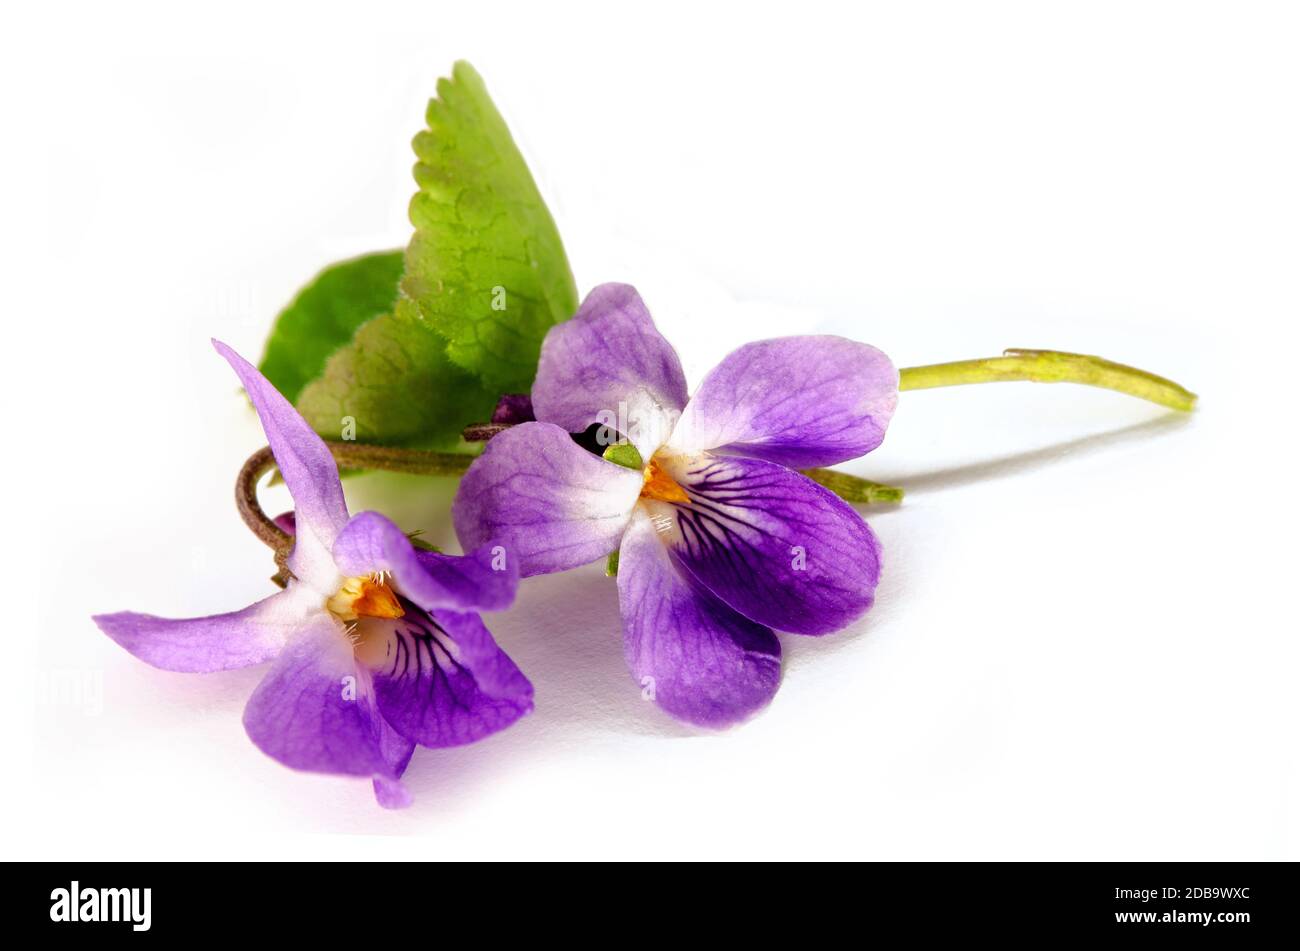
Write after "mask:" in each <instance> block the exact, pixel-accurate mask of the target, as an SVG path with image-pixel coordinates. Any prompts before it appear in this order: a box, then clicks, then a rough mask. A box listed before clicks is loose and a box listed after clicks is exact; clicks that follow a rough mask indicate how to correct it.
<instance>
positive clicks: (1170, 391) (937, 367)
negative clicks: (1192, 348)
mask: <svg viewBox="0 0 1300 951" xmlns="http://www.w3.org/2000/svg"><path fill="white" fill-rule="evenodd" d="M1013 380H1027V381H1030V382H1033V383H1082V384H1083V385H1085V386H1099V387H1102V388H1103V389H1107V390H1116V391H1118V392H1120V393H1127V394H1128V395H1129V396H1136V397H1138V398H1139V399H1144V400H1150V401H1151V402H1152V403H1159V404H1160V405H1161V406H1168V407H1169V408H1170V409H1176V410H1179V411H1181V412H1184V413H1186V412H1190V411H1191V410H1192V408H1193V407H1195V406H1196V394H1195V393H1192V392H1191V391H1190V390H1187V389H1184V388H1183V387H1181V386H1179V385H1178V384H1177V383H1175V382H1174V381H1173V380H1167V379H1165V378H1164V377H1162V376H1156V375H1155V374H1154V373H1148V372H1147V371H1146V370H1139V369H1137V368H1136V367H1130V366H1125V365H1124V364H1122V363H1114V362H1112V361H1110V360H1103V359H1102V358H1101V357H1093V356H1088V355H1087V354H1083V353H1063V352H1061V351H1059V350H1020V349H1013V350H1006V351H1003V354H1002V356H1000V357H988V358H985V359H981V360H960V361H958V362H956V363H934V364H930V365H928V366H921V367H905V368H903V369H902V370H900V371H899V380H898V388H899V389H900V390H925V389H929V388H931V387H935V386H962V385H964V384H967V383H1000V382H1005V381H1013Z"/></svg>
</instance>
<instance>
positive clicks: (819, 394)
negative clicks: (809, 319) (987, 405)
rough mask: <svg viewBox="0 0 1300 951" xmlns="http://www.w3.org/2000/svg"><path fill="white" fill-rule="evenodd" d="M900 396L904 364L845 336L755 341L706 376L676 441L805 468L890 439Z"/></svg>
mask: <svg viewBox="0 0 1300 951" xmlns="http://www.w3.org/2000/svg"><path fill="white" fill-rule="evenodd" d="M897 402H898V370H896V369H895V368H894V365H893V363H891V362H890V360H889V358H888V357H887V356H885V355H884V354H883V353H881V352H880V351H879V350H877V349H876V348H875V347H872V346H868V345H867V344H865V343H857V342H856V341H853V340H846V339H845V338H843V337H829V336H825V337H780V338H778V339H776V340H760V341H758V342H756V343H750V344H746V345H745V346H743V347H741V348H740V349H739V350H736V351H734V352H732V353H731V354H730V355H728V356H727V357H726V358H725V359H724V360H723V361H722V362H721V363H719V364H718V365H717V366H716V367H714V369H713V370H712V371H711V372H710V373H709V375H708V376H707V377H705V378H704V382H703V383H701V384H700V387H699V389H698V390H697V391H696V393H695V395H694V396H692V397H691V401H690V403H688V404H687V405H686V409H685V411H684V412H683V413H682V416H681V419H680V420H679V421H678V423H677V428H676V429H675V430H673V433H672V436H671V437H670V438H669V440H668V442H669V445H671V446H672V447H673V448H674V449H680V450H683V451H686V452H698V451H701V450H710V449H713V450H718V451H720V452H726V453H731V454H735V455H745V456H753V457H755V458H759V459H767V460H768V461H769V462H779V463H781V464H782V465H787V466H795V467H809V466H829V465H834V464H835V463H837V462H844V461H845V460H847V459H855V458H857V457H858V456H861V455H863V454H865V453H868V452H870V451H871V450H872V449H875V448H876V447H877V446H879V445H880V441H881V440H882V439H884V438H885V429H886V427H888V425H889V420H890V418H891V417H892V416H893V415H894V406H895V404H896V403H897Z"/></svg>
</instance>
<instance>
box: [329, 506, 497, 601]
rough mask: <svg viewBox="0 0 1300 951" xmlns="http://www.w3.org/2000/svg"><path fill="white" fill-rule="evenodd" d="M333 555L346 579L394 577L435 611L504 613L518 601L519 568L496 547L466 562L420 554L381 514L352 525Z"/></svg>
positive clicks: (407, 593)
mask: <svg viewBox="0 0 1300 951" xmlns="http://www.w3.org/2000/svg"><path fill="white" fill-rule="evenodd" d="M333 554H334V562H335V564H336V565H337V566H338V570H339V571H341V572H342V573H343V574H344V575H348V576H353V577H357V576H361V575H367V574H371V573H373V572H378V571H387V572H390V573H391V574H392V576H393V581H394V582H395V585H396V587H397V590H398V591H399V593H401V594H404V595H405V596H406V597H408V598H410V599H411V600H412V601H414V602H415V603H416V604H418V605H419V606H420V607H422V608H424V609H426V610H429V611H434V610H437V609H439V608H451V609H452V610H458V611H468V610H474V609H482V610H488V611H496V610H501V609H503V608H507V607H509V606H510V604H511V602H513V601H514V598H515V588H516V587H517V586H518V584H519V568H518V566H517V565H516V564H515V559H513V558H509V557H507V553H506V552H504V551H502V552H497V553H494V552H493V551H492V549H491V548H490V547H488V548H481V549H479V550H478V551H475V552H473V553H472V554H470V555H466V556H458V555H442V554H438V553H435V552H426V551H417V550H416V548H415V546H413V545H412V544H411V540H410V539H409V538H407V537H406V535H405V534H404V533H403V532H402V530H401V529H400V528H398V527H397V526H396V525H394V524H393V523H392V522H391V521H389V520H388V519H387V518H385V517H384V516H382V515H380V514H379V513H378V512H362V513H361V514H359V515H357V516H355V517H354V518H353V519H352V520H351V521H350V522H348V524H347V526H346V527H345V528H344V529H343V531H342V532H340V533H339V537H338V538H337V539H336V540H335V542H334V553H333Z"/></svg>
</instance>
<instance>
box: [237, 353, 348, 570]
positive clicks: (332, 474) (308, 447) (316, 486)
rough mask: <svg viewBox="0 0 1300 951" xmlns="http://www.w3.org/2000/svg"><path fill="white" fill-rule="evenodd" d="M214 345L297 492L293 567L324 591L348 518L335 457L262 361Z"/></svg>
mask: <svg viewBox="0 0 1300 951" xmlns="http://www.w3.org/2000/svg"><path fill="white" fill-rule="evenodd" d="M212 345H213V346H214V347H216V349H217V352H218V353H219V354H221V355H222V356H223V357H225V358H226V360H227V362H229V363H230V365H231V366H232V367H233V368H234V370H235V373H236V374H238V375H239V379H240V381H241V382H242V383H243V384H244V390H245V391H246V392H247V393H248V398H249V399H250V400H252V401H253V407H254V409H256V410H257V416H258V418H259V419H260V420H261V421H262V429H263V430H264V431H265V432H266V441H267V442H268V443H270V444H271V452H272V453H274V454H275V463H276V465H277V466H278V467H279V469H280V475H282V476H283V477H284V483H285V485H286V486H288V488H289V494H290V495H292V496H293V501H294V513H295V514H294V517H295V522H296V530H297V534H296V536H295V539H296V540H295V543H294V550H293V553H292V554H291V555H290V556H289V560H288V563H289V568H290V570H291V571H293V573H294V574H295V575H297V576H298V577H299V578H301V579H302V580H304V581H307V582H308V583H310V584H311V585H312V586H313V587H316V588H318V589H319V590H321V591H323V592H326V591H328V590H331V589H332V588H333V587H336V584H335V582H336V580H337V579H336V577H335V575H334V574H333V573H332V564H331V563H330V562H328V560H327V558H328V552H329V548H330V546H331V545H333V544H334V538H335V536H337V535H338V533H339V532H341V531H342V530H343V526H344V525H346V524H347V521H348V507H347V503H346V502H344V500H343V486H342V485H341V484H340V483H339V469H338V466H337V465H336V464H335V463H334V457H333V456H332V455H331V454H330V451H329V448H328V447H327V446H326V445H325V443H324V441H323V440H322V439H321V438H320V437H319V436H317V435H316V433H315V431H313V430H312V428H311V427H310V426H308V425H307V421H306V420H305V419H303V418H302V417H301V416H300V415H298V411H297V410H296V409H294V408H293V406H291V405H290V404H289V401H288V400H286V399H285V398H284V397H283V396H281V395H280V393H279V391H278V390H276V388H275V387H273V386H272V385H271V383H270V381H269V380H267V379H266V377H264V376H262V374H261V373H259V372H257V368H256V367H254V366H253V365H252V364H250V363H249V362H248V361H247V360H245V359H244V358H243V357H241V356H240V355H239V354H237V353H235V351H233V350H231V349H230V348H229V347H228V346H226V345H225V344H224V343H222V342H221V341H219V340H214V341H212Z"/></svg>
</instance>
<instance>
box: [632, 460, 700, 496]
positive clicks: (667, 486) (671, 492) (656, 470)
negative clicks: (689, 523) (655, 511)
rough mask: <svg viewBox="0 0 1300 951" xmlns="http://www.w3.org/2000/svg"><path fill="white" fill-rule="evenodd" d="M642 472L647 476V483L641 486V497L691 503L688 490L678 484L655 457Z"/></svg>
mask: <svg viewBox="0 0 1300 951" xmlns="http://www.w3.org/2000/svg"><path fill="white" fill-rule="evenodd" d="M641 473H642V475H643V476H644V477H645V483H644V484H643V485H642V486H641V498H643V499H658V500H659V501H661V502H681V503H683V504H685V505H690V504H691V499H690V496H688V495H687V494H686V490H685V489H683V488H682V487H681V486H680V485H678V484H677V481H676V480H675V479H674V478H673V477H672V476H670V475H669V474H668V473H667V472H665V471H664V470H663V469H662V468H661V467H660V465H659V463H658V462H657V461H655V459H654V458H651V460H650V463H649V464H648V465H647V466H646V467H645V468H644V469H642V470H641Z"/></svg>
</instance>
